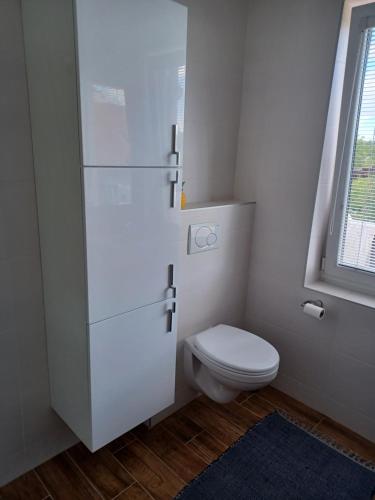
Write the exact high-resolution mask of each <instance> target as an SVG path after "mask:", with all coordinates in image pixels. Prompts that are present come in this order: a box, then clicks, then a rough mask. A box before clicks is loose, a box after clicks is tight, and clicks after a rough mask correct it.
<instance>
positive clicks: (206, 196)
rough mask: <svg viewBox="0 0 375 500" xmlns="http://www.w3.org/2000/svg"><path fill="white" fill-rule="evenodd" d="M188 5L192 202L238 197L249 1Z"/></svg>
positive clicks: (187, 176)
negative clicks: (235, 188)
mask: <svg viewBox="0 0 375 500" xmlns="http://www.w3.org/2000/svg"><path fill="white" fill-rule="evenodd" d="M179 1H180V3H183V4H184V5H187V6H188V8H189V17H188V46H187V67H188V72H187V82H186V110H185V153H184V180H185V181H186V186H185V190H186V194H187V197H188V201H190V202H197V201H211V200H227V199H231V198H232V197H233V180H234V170H235V164H236V155H237V134H238V126H239V118H240V103H241V88H242V74H243V55H244V47H245V34H246V33H245V32H246V20H247V8H248V0H179Z"/></svg>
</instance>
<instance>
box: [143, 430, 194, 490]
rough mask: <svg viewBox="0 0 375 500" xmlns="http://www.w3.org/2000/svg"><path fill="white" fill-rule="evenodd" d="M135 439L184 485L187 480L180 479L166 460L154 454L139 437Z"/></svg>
mask: <svg viewBox="0 0 375 500" xmlns="http://www.w3.org/2000/svg"><path fill="white" fill-rule="evenodd" d="M136 441H138V442H139V443H140V444H141V445H142V446H144V447H145V448H146V450H148V451H149V452H150V453H151V454H152V455H153V456H154V457H155V458H156V459H157V460H159V462H162V463H163V464H164V465H165V466H166V467H167V468H168V470H169V471H170V472H171V473H172V474H174V475H175V476H176V477H177V478H178V479H179V480H180V481H182V482H183V484H184V485H186V484H187V482H186V481H185V480H184V479H182V477H180V476H179V475H178V474H177V472H175V471H174V470H173V469H172V467H170V466H169V465H168V464H167V463H166V462H164V460H163V459H162V458H160V457H159V455H157V454H156V453H155V452H154V451H153V450H151V449H150V448H149V447H148V446H147V445H146V444H144V442H143V441H141V440H140V439H138V438H137V439H136ZM139 483H140V481H139Z"/></svg>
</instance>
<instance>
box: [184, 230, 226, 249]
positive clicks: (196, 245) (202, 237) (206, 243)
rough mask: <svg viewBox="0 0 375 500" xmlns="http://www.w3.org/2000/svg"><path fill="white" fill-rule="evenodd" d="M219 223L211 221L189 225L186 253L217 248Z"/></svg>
mask: <svg viewBox="0 0 375 500" xmlns="http://www.w3.org/2000/svg"><path fill="white" fill-rule="evenodd" d="M219 242H220V225H219V224H213V223H205V224H192V225H190V226H189V244H188V253H189V254H192V253H198V252H207V251H208V250H214V249H216V248H219Z"/></svg>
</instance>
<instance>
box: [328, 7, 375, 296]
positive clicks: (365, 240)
mask: <svg viewBox="0 0 375 500" xmlns="http://www.w3.org/2000/svg"><path fill="white" fill-rule="evenodd" d="M322 278H323V280H325V281H328V282H331V283H333V284H336V285H341V286H344V287H346V288H350V289H354V290H357V291H359V292H364V293H370V294H375V3H373V4H369V5H365V6H361V7H356V8H354V9H353V10H352V17H351V24H350V35H349V44H348V52H347V61H346V70H345V78H344V87H343V97H342V104H341V116H340V127H339V132H338V142H337V151H336V171H335V182H334V196H333V202H332V209H331V217H330V223H329V227H328V234H327V241H326V251H325V259H324V267H323V272H322Z"/></svg>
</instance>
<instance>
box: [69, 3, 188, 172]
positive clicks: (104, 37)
mask: <svg viewBox="0 0 375 500" xmlns="http://www.w3.org/2000/svg"><path fill="white" fill-rule="evenodd" d="M76 13H77V21H76V29H77V42H78V43H77V45H78V79H79V90H80V108H81V127H82V133H81V135H82V153H83V164H84V165H85V166H103V167H108V166H130V167H139V166H141V167H142V166H145V167H150V166H160V167H166V166H173V165H176V155H173V154H171V153H172V151H173V142H174V141H173V140H172V135H173V131H174V130H175V128H174V127H173V126H174V125H178V129H177V139H176V141H177V142H176V149H179V148H182V139H183V126H184V101H185V66H186V31H187V9H186V7H184V6H182V5H180V4H179V3H177V2H174V1H171V0H76ZM180 154H181V153H180Z"/></svg>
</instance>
